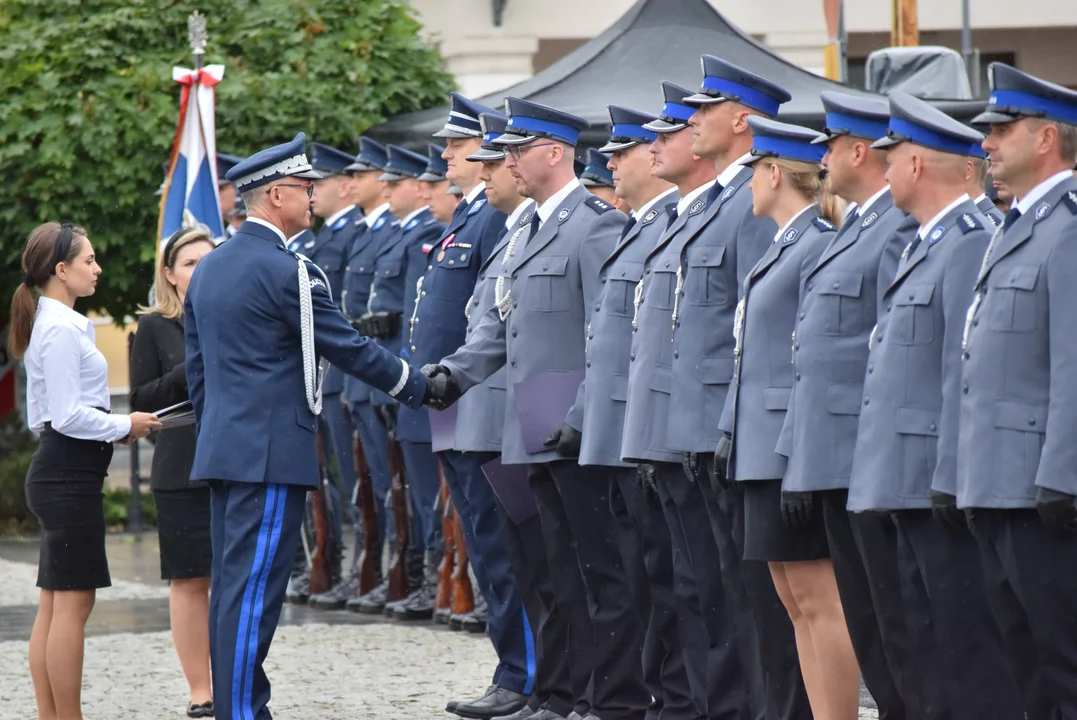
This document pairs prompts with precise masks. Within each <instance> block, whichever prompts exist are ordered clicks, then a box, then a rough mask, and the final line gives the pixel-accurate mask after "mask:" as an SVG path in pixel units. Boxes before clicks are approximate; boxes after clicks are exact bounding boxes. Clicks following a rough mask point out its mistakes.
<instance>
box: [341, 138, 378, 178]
mask: <svg viewBox="0 0 1077 720" xmlns="http://www.w3.org/2000/svg"><path fill="white" fill-rule="evenodd" d="M386 160H387V157H386V154H385V146H384V145H382V144H381V143H379V142H375V141H374V140H371V139H370V138H368V137H361V138H359V154H358V155H356V156H355V162H353V163H352V164H351V165H349V166H348V167H347V168H346V169H347V170H348V171H349V172H370V171H374V170H377V171H380V170H382V169H383V168H384V167H385V161H386Z"/></svg>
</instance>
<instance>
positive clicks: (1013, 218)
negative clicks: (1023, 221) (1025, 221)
mask: <svg viewBox="0 0 1077 720" xmlns="http://www.w3.org/2000/svg"><path fill="white" fill-rule="evenodd" d="M1019 217H1021V211H1020V210H1018V209H1017V208H1016V207H1012V208H1010V209H1009V211H1008V212H1007V213H1006V219H1005V220H1003V221H1002V228H1003V229H1004V230H1009V229H1010V228H1012V227H1013V224H1014V223H1015V222H1017V218H1019Z"/></svg>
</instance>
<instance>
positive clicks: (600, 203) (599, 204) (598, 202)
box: [566, 195, 613, 217]
mask: <svg viewBox="0 0 1077 720" xmlns="http://www.w3.org/2000/svg"><path fill="white" fill-rule="evenodd" d="M583 202H584V204H586V205H587V206H588V207H590V208H591V209H592V210H594V211H595V212H596V213H598V214H599V215H601V214H602V213H604V212H606V211H608V210H613V206H612V205H610V204H609V203H608V202H606V201H605V200H603V199H602V198H600V197H596V196H594V195H592V196H590V197H589V198H587V199H586V200H584V201H583ZM566 217H567V216H566Z"/></svg>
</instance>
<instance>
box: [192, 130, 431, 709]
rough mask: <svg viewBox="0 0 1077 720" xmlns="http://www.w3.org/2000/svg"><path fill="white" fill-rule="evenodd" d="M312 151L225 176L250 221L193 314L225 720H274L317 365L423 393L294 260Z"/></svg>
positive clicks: (208, 278) (307, 477)
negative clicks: (273, 693) (279, 645)
mask: <svg viewBox="0 0 1077 720" xmlns="http://www.w3.org/2000/svg"><path fill="white" fill-rule="evenodd" d="M305 143H306V137H305V136H304V135H303V134H302V133H300V134H299V135H297V136H296V137H295V139H294V140H292V141H291V142H289V143H285V144H283V145H277V146H275V147H272V148H269V149H267V150H263V151H261V152H259V153H256V154H254V155H252V156H251V157H249V158H247V159H246V160H244V161H243V162H241V163H239V164H238V165H236V166H235V167H234V168H232V170H231V171H229V173H228V179H229V180H231V181H232V182H234V183H235V185H236V189H237V190H238V192H239V193H241V195H242V196H243V202H244V204H245V205H246V206H247V212H248V219H247V221H246V222H245V223H243V225H242V226H241V227H240V229H239V231H238V232H237V233H236V234H235V235H234V236H233V237H232V238H231V239H230V240H229V241H228V242H227V243H225V244H223V245H222V246H221V248H220V249H219V250H218V251H217V252H218V253H219V254H217V255H215V256H214V257H213V258H212V259H210V260H209V262H204V263H199V267H198V269H197V271H196V272H195V274H194V277H193V278H192V279H191V286H190V289H189V290H188V291H187V298H186V301H185V303H184V314H185V316H186V318H187V319H186V323H185V329H184V332H185V336H186V345H187V378H188V384H189V385H190V390H191V401H192V404H193V405H194V409H195V413H196V417H197V433H198V448H197V450H196V451H195V458H194V467H193V469H192V471H191V479H192V480H193V481H196V482H207V483H208V484H209V486H210V488H211V491H212V510H211V519H212V538H213V572H212V581H211V583H212V584H211V594H212V596H213V602H212V606H211V608H210V643H211V648H212V665H213V685H214V687H215V688H216V693H215V696H214V702H215V707H216V713H217V717H222V718H231V717H247V718H255V719H256V720H268V718H270V713H269V710H268V709H267V708H266V703H267V702H268V701H269V695H270V687H269V680H268V679H267V678H266V675H265V672H264V670H263V669H262V662H263V661H264V660H265V657H266V654H267V653H268V652H269V646H270V643H271V642H272V639H273V633H274V631H275V630H276V626H277V618H278V617H279V615H280V610H281V605H282V603H283V601H284V591H285V586H286V584H287V582H288V570H289V567H290V565H291V562H292V557H293V553H294V551H295V549H296V546H297V543H298V541H299V531H300V526H301V523H302V515H303V506H304V498H305V496H306V492H307V490H309V489H310V488H312V487H316V486H317V484H318V462H317V458H316V454H315V447H314V430H315V425H316V423H317V415H318V413H319V412H320V411H321V397H320V393H319V392H318V389H317V388H318V383H319V382H320V378H319V377H317V375H319V373H318V372H317V370H318V358H319V357H323V358H325V359H327V360H329V361H330V362H332V363H335V364H336V365H338V366H339V367H340V368H341V369H342V370H343V371H344V372H346V373H348V374H351V375H356V376H358V377H360V378H362V379H363V380H364V381H366V382H368V383H370V384H371V385H372V386H374V387H377V388H379V389H380V390H382V391H383V392H386V393H388V394H389V395H390V396H391V397H393V398H394V399H397V400H398V401H400V402H402V403H405V404H407V405H409V406H413V407H417V406H419V405H420V404H421V403H422V401H423V399H424V396H426V395H427V394H428V393H427V382H426V379H425V378H424V377H423V376H422V374H421V373H419V372H416V371H413V370H411V368H409V367H408V365H407V364H406V363H404V362H403V361H402V360H401V359H400V358H398V357H395V356H394V355H393V354H392V353H389V352H386V351H384V350H382V349H380V348H378V347H377V346H376V345H374V344H373V343H371V342H370V341H369V340H367V339H366V338H364V337H362V336H361V335H359V334H358V333H357V332H355V331H354V330H352V329H351V327H349V325H348V323H347V321H345V320H344V318H343V316H342V315H341V314H340V311H339V310H337V308H336V306H335V305H334V304H333V300H332V298H331V297H330V296H329V293H328V291H327V289H326V287H325V281H324V279H323V277H322V275H321V274H320V272H319V271H318V270H317V267H316V266H315V265H314V264H313V263H310V262H309V261H307V260H305V259H304V258H297V256H296V255H294V254H292V253H290V252H288V251H287V250H286V249H285V242H286V241H287V238H288V237H289V236H291V235H295V234H297V233H298V232H299V231H300V230H302V229H303V228H304V227H306V226H308V225H309V224H310V197H311V194H312V192H313V189H314V186H313V184H312V183H311V180H312V179H316V178H317V177H318V175H317V173H315V172H314V171H313V170H312V168H311V166H310V163H309V162H308V161H307V156H306V154H305V153H304V145H305ZM207 259H209V258H207ZM430 399H431V400H432V399H433V398H430Z"/></svg>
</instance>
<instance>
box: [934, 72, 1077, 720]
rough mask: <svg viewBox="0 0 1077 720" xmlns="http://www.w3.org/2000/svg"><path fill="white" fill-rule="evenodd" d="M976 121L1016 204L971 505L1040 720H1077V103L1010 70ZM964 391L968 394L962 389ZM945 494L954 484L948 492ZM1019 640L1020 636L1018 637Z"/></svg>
mask: <svg viewBox="0 0 1077 720" xmlns="http://www.w3.org/2000/svg"><path fill="white" fill-rule="evenodd" d="M989 76H990V79H991V96H990V99H989V100H988V103H987V108H986V110H985V111H984V113H982V114H981V115H979V116H977V117H976V118H975V119H974V120H973V122H974V123H978V124H983V125H985V126H987V128H989V129H988V132H987V139H986V140H984V143H983V148H984V150H986V151H987V153H988V155H989V156H990V158H991V171H992V173H994V176H995V179H996V180H998V181H999V182H1001V183H1003V184H1004V185H1005V186H1006V187H1007V188H1008V189H1009V190H1010V191H1012V192H1013V194H1014V198H1015V199H1014V202H1013V205H1012V207H1011V208H1010V210H1009V212H1008V213H1007V215H1006V219H1005V221H1004V222H1003V224H1002V227H1001V229H1000V230H999V231H998V232H996V233H995V234H994V236H993V237H992V239H991V243H990V244H989V245H988V248H987V252H986V254H985V255H984V259H983V262H982V264H981V267H980V270H979V273H978V274H977V276H976V277H975V284H974V288H975V291H976V295H975V296H974V298H973V302H972V306H971V307H970V309H969V312H968V315H967V320H966V325H965V336H966V338H965V339H966V342H965V343H964V348H963V353H964V354H963V356H962V357H963V368H962V376H961V385H960V390H959V392H960V401H961V416H960V420H959V432H958V434H959V441H958V463H957V492H956V495H957V505H958V507H960V508H964V509H965V510H966V514H967V515H968V519H969V524H970V527H971V529H972V533H973V535H975V536H976V539H977V541H978V542H979V547H980V558H981V560H982V562H983V567H984V573H985V576H986V580H987V591H988V594H989V598H990V601H991V607H992V609H993V610H994V612H995V616H996V621H997V622H998V625H999V628H1000V629H1001V630H1002V632H1003V635H1004V637H1006V636H1007V633H1008V632H1010V631H1011V630H1012V629H1013V628H1014V627H1027V628H1029V629H1030V630H1031V635H1032V642H1031V643H1025V644H1023V645H1022V644H1018V643H1010V644H1009V646H1008V648H1007V649H1008V650H1009V651H1010V663H1011V666H1012V667H1013V670H1014V673H1015V674H1016V675H1017V678H1018V683H1019V685H1020V686H1021V689H1022V691H1023V692H1024V693H1025V698H1026V711H1027V715H1028V717H1030V718H1031V717H1037V718H1039V717H1043V718H1048V717H1070V716H1077V683H1074V682H1073V679H1074V678H1075V677H1077V643H1075V638H1077V625H1075V623H1077V615H1075V614H1074V612H1073V608H1074V607H1077V579H1075V578H1077V507H1075V500H1074V498H1075V496H1077V482H1075V480H1074V479H1075V478H1077V458H1075V455H1074V450H1075V449H1077V443H1075V442H1074V438H1075V437H1077V415H1075V414H1074V413H1075V410H1077V404H1075V403H1074V401H1073V398H1074V396H1075V394H1077V389H1075V382H1077V373H1075V367H1077V366H1075V365H1074V362H1073V357H1074V352H1075V348H1077V345H1075V340H1074V338H1077V327H1075V326H1074V323H1075V322H1077V314H1075V313H1074V312H1073V308H1074V307H1075V300H1077V298H1075V295H1074V294H1075V292H1077V283H1074V278H1075V277H1077V179H1075V178H1074V176H1073V164H1074V157H1075V155H1077V149H1075V146H1077V93H1075V92H1074V91H1072V90H1068V89H1066V88H1063V87H1060V86H1058V85H1055V84H1053V83H1049V82H1045V81H1043V80H1040V79H1038V78H1035V77H1033V76H1031V75H1028V74H1026V73H1023V72H1021V71H1019V70H1016V69H1014V68H1012V67H1010V66H1008V65H1003V64H1001V63H992V64H991V66H990V68H989ZM955 392H958V391H957V390H955ZM939 489H941V488H939ZM1006 639H1007V640H1009V638H1008V637H1006Z"/></svg>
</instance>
